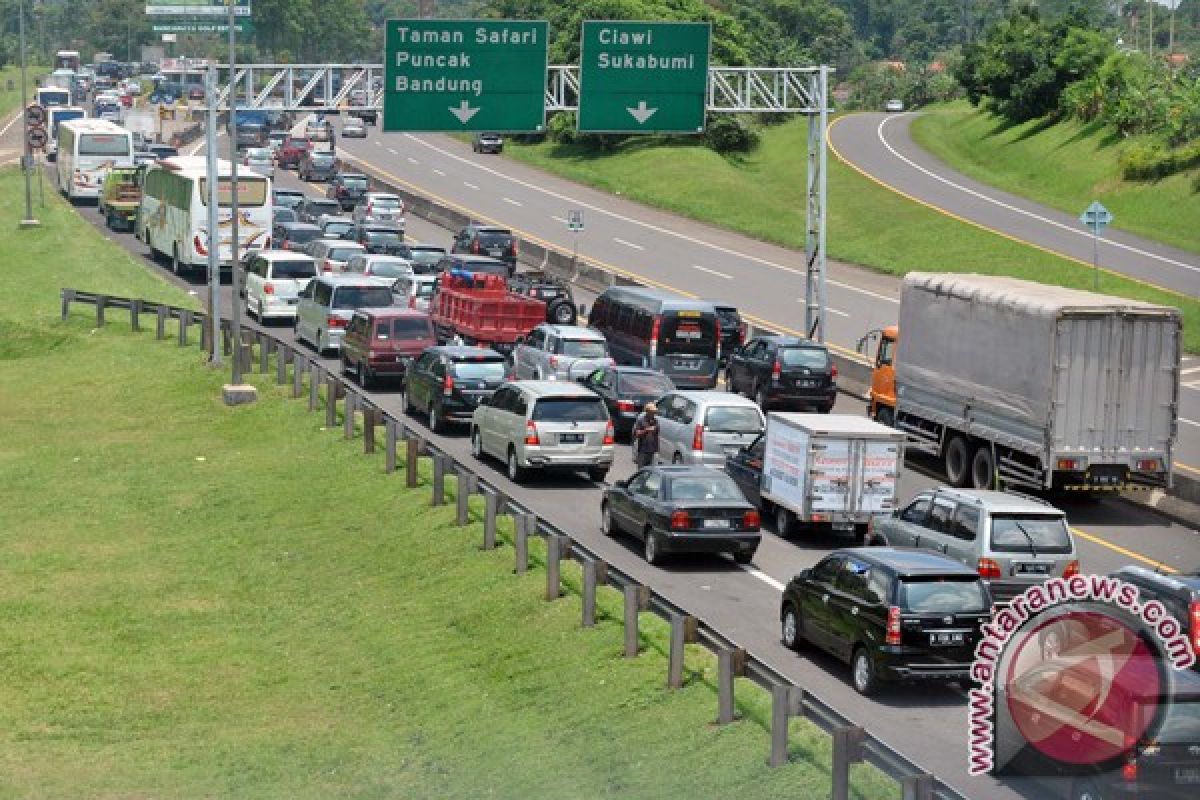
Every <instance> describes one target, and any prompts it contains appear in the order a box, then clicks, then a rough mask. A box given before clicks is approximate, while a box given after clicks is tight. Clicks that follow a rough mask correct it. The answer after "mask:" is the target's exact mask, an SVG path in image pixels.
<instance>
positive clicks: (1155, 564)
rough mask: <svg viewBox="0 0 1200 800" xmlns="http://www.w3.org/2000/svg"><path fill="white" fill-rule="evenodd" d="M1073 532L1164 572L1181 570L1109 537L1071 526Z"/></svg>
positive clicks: (1170, 572) (1171, 572) (1175, 572)
mask: <svg viewBox="0 0 1200 800" xmlns="http://www.w3.org/2000/svg"><path fill="white" fill-rule="evenodd" d="M1071 533H1073V534H1075V535H1076V536H1078V537H1079V538H1080V539H1086V540H1088V541H1089V542H1091V543H1092V544H1098V545H1100V546H1101V547H1107V548H1108V549H1109V550H1113V551H1115V552H1117V553H1120V554H1121V555H1123V556H1125V557H1127V558H1132V559H1134V560H1136V561H1141V562H1142V563H1143V564H1149V565H1150V566H1152V567H1154V568H1155V569H1157V570H1160V571H1162V572H1166V573H1169V574H1171V575H1175V574H1177V573H1178V572H1179V570H1177V569H1175V568H1174V567H1169V566H1167V565H1166V564H1164V563H1162V562H1161V561H1155V560H1154V559H1153V558H1149V557H1148V556H1144V555H1142V554H1141V553H1135V552H1134V551H1132V550H1129V549H1127V548H1124V547H1121V545H1119V544H1113V543H1112V542H1110V541H1108V540H1107V539H1104V538H1102V537H1100V536H1097V535H1096V534H1094V533H1088V532H1087V531H1081V530H1080V529H1079V528H1071Z"/></svg>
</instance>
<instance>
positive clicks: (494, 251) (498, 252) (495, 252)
mask: <svg viewBox="0 0 1200 800" xmlns="http://www.w3.org/2000/svg"><path fill="white" fill-rule="evenodd" d="M488 255H489V256H502V255H504V251H503V250H502V249H500V248H499V247H489V248H488Z"/></svg>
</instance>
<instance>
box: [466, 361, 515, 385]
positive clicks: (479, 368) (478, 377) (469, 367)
mask: <svg viewBox="0 0 1200 800" xmlns="http://www.w3.org/2000/svg"><path fill="white" fill-rule="evenodd" d="M504 372H505V367H504V362H503V361H459V362H457V363H456V364H455V365H454V377H456V378H460V379H462V380H464V381H500V380H504Z"/></svg>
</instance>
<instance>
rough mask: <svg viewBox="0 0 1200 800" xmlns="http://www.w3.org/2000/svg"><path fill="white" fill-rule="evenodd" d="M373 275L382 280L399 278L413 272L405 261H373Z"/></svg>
mask: <svg viewBox="0 0 1200 800" xmlns="http://www.w3.org/2000/svg"><path fill="white" fill-rule="evenodd" d="M370 269H371V274H372V275H378V276H379V277H381V278H399V277H400V276H401V275H407V274H408V273H409V272H411V271H412V270H411V269H409V266H408V264H405V263H404V262H403V261H372V262H371V267H370Z"/></svg>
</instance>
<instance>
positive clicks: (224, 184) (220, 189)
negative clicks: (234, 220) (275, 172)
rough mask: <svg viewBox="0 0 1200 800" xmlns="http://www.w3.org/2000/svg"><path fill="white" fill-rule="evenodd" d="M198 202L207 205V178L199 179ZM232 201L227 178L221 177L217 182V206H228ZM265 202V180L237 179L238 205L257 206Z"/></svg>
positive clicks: (245, 206)
mask: <svg viewBox="0 0 1200 800" xmlns="http://www.w3.org/2000/svg"><path fill="white" fill-rule="evenodd" d="M200 202H201V203H203V204H204V205H208V179H207V178H201V179H200ZM232 202H233V192H232V191H231V190H230V187H229V178H221V179H220V181H218V182H217V206H218V207H220V208H228V207H229V206H230V205H231V204H232ZM266 202H267V182H266V181H265V180H263V179H262V178H239V179H238V207H239V208H250V207H254V208H257V207H259V206H262V205H265V204H266Z"/></svg>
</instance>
